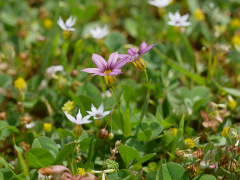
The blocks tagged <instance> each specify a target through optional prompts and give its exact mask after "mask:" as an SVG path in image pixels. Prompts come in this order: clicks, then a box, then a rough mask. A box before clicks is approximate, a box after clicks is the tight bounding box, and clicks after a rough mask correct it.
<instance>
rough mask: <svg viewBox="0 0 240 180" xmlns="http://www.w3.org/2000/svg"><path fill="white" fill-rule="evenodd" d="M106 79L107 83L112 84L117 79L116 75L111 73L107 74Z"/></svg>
mask: <svg viewBox="0 0 240 180" xmlns="http://www.w3.org/2000/svg"><path fill="white" fill-rule="evenodd" d="M104 79H105V82H106V83H107V85H112V84H113V83H115V81H116V79H115V77H114V76H110V75H105V76H104Z"/></svg>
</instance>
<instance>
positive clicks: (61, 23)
mask: <svg viewBox="0 0 240 180" xmlns="http://www.w3.org/2000/svg"><path fill="white" fill-rule="evenodd" d="M75 22H76V18H74V19H73V17H72V16H70V17H69V18H68V19H67V21H66V23H64V21H63V20H62V17H61V16H59V19H58V21H57V23H58V25H59V26H60V27H61V28H62V30H64V31H75V29H74V28H72V26H73V25H74V24H75Z"/></svg>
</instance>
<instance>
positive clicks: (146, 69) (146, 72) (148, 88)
mask: <svg viewBox="0 0 240 180" xmlns="http://www.w3.org/2000/svg"><path fill="white" fill-rule="evenodd" d="M144 72H145V75H146V78H147V88H148V94H149V81H148V74H147V69H145V70H144Z"/></svg>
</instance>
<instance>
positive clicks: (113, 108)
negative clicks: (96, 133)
mask: <svg viewBox="0 0 240 180" xmlns="http://www.w3.org/2000/svg"><path fill="white" fill-rule="evenodd" d="M115 108H116V106H113V107H112V110H111V114H110V117H109V119H108V122H107V124H106V126H105V128H104V129H106V128H107V125H108V123H109V121H110V119H112V115H113V112H114V110H115ZM111 129H112V125H111ZM111 131H112V130H111Z"/></svg>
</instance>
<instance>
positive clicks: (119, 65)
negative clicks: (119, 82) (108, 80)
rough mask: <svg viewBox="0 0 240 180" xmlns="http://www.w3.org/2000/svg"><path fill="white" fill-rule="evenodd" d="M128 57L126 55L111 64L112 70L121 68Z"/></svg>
mask: <svg viewBox="0 0 240 180" xmlns="http://www.w3.org/2000/svg"><path fill="white" fill-rule="evenodd" d="M128 62H129V61H128V57H126V58H125V59H121V60H119V61H118V62H116V63H115V64H114V66H113V70H115V69H119V68H122V67H123V66H124V65H125V64H126V63H128Z"/></svg>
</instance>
